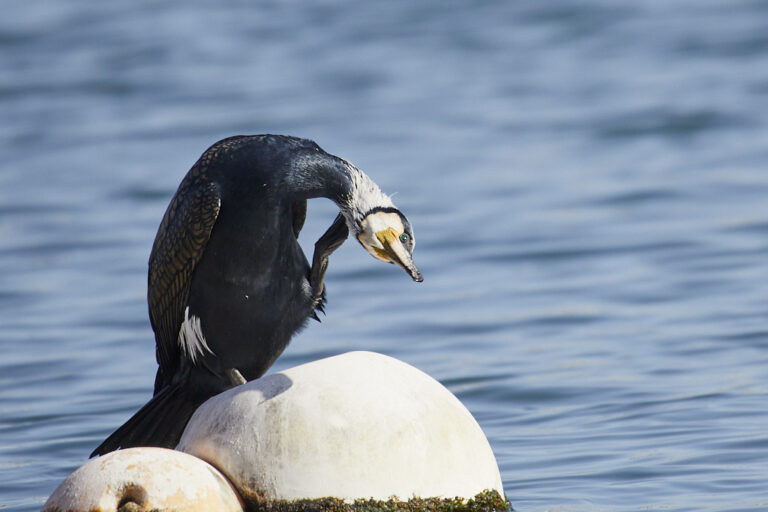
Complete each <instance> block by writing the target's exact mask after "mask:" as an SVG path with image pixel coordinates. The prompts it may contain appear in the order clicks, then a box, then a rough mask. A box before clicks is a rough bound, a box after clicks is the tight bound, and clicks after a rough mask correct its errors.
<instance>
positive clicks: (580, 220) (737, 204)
mask: <svg viewBox="0 0 768 512" xmlns="http://www.w3.org/2000/svg"><path fill="white" fill-rule="evenodd" d="M767 34H768V8H766V4H765V3H764V2H760V1H739V0H733V1H729V2H720V1H715V0H712V1H707V0H680V1H676V2H669V1H662V0H658V1H656V0H638V1H616V0H602V1H599V0H591V1H587V2H569V1H566V0H561V1H534V0H530V1H516V2H511V1H482V2H458V1H450V0H449V1H446V0H440V1H437V0H425V1H420V2H411V1H406V0H394V1H389V2H355V1H351V0H338V1H328V2H230V3H226V5H225V4H220V3H213V2H202V1H188V2H179V1H171V2H121V3H118V2H86V1H84V0H71V1H67V2H59V1H52V0H49V1H41V2H22V1H17V0H8V1H6V2H5V3H4V7H3V16H2V17H0V118H2V121H1V122H0V344H1V345H0V348H2V351H1V352H0V509H5V510H13V511H31V510H37V509H39V508H40V506H41V505H42V503H43V502H44V500H45V499H46V497H47V495H48V494H49V493H50V492H51V491H52V490H53V489H54V488H55V487H56V485H58V483H59V482H60V481H61V480H62V479H63V478H64V477H65V476H66V475H67V474H69V473H70V472H71V471H72V470H74V469H75V468H76V467H78V466H79V465H80V464H82V463H83V461H84V460H85V458H86V457H87V455H88V454H89V453H90V451H91V450H92V449H93V448H94V447H95V446H96V445H97V444H98V443H99V442H100V441H101V440H102V439H103V438H104V437H105V436H106V435H107V434H108V433H109V432H111V431H112V430H113V429H114V428H115V427H117V426H118V425H119V424H121V423H122V422H123V421H124V420H125V419H126V418H127V417H128V416H130V415H131V414H132V413H133V412H134V411H135V410H136V409H138V407H139V406H140V405H142V404H143V403H144V402H145V401H146V400H147V399H148V398H149V396H150V394H151V387H152V383H153V379H154V372H155V363H154V342H153V337H152V332H151V330H150V327H149V322H148V318H147V313H146V303H145V290H146V262H147V258H148V255H149V250H150V247H151V243H152V240H153V237H154V233H155V230H156V228H157V225H158V223H159V221H160V218H161V216H162V213H163V211H164V209H165V206H166V204H167V202H168V200H169V199H170V196H171V194H172V193H173V191H174V190H175V188H176V185H177V184H178V181H179V180H180V179H181V177H182V176H183V175H184V173H185V172H186V170H187V169H188V168H189V166H190V165H191V164H192V163H193V162H194V161H195V160H196V159H197V157H198V156H199V154H200V153H201V152H202V151H203V150H204V149H205V148H206V147H207V146H208V145H209V144H210V143H212V142H214V141H215V140H218V139H220V138H223V137H225V136H229V135H233V134H239V133H263V132H272V133H288V134H293V135H300V136H304V137H309V138H313V139H315V140H316V141H317V142H318V143H319V144H320V145H321V146H323V147H324V148H325V149H326V150H328V151H329V152H332V153H335V154H338V155H340V156H344V157H346V158H348V159H350V160H351V161H353V162H354V163H355V164H356V165H358V166H359V167H360V168H362V169H364V170H365V171H366V172H367V173H368V174H370V175H371V176H372V177H373V178H374V179H375V180H376V181H377V182H378V183H379V184H380V185H381V186H382V188H383V189H384V190H385V191H388V192H390V193H393V192H396V193H397V194H396V196H395V201H396V203H397V204H398V206H400V207H401V208H402V209H403V210H404V211H405V212H406V213H407V215H408V216H409V218H410V220H411V221H412V223H413V225H414V228H415V231H416V236H417V239H418V243H417V247H416V252H415V256H416V261H417V263H418V264H419V266H420V267H421V269H422V271H423V273H424V276H425V281H424V283H422V284H419V285H417V284H414V283H412V282H411V281H410V279H408V278H407V276H405V275H403V273H402V272H401V271H398V270H397V269H395V268H394V267H390V266H387V265H381V264H379V263H377V262H376V261H374V260H373V259H372V258H370V257H369V256H367V255H366V254H364V253H363V252H362V250H361V249H360V247H359V246H358V245H357V244H355V243H351V242H348V243H347V244H345V246H344V247H342V248H341V249H340V250H339V251H338V253H336V254H335V255H334V256H333V258H332V260H331V267H330V271H329V275H328V289H329V304H328V308H327V317H326V318H325V319H324V321H323V323H322V324H317V323H312V325H310V326H309V327H308V328H307V329H306V330H305V331H303V332H302V333H301V334H300V335H298V336H297V337H296V338H294V340H293V342H292V343H291V345H290V347H289V348H288V350H287V351H286V352H285V354H284V355H283V356H282V357H281V358H280V360H279V361H278V363H277V364H276V366H275V368H276V369H280V368H286V367H288V366H292V365H295V364H299V363H302V362H306V361H310V360H313V359H317V358H320V357H324V356H328V355H332V354H337V353H341V352H344V351H349V350H354V349H368V350H374V351H379V352H382V353H385V354H389V355H392V356H395V357H397V358H400V359H402V360H404V361H407V362H409V363H411V364H413V365H415V366H417V367H419V368H421V369H423V370H425V371H426V372H428V373H430V374H431V375H433V376H435V377H436V378H438V379H439V380H440V381H441V382H443V383H444V384H445V385H446V386H448V388H450V389H451V390H452V391H453V392H454V393H456V394H457V395H458V396H459V397H460V398H461V400H462V401H463V402H464V403H465V404H466V405H467V407H468V408H469V409H470V410H471V411H472V412H473V414H474V415H475V416H476V418H477V419H478V421H479V423H480V424H481V426H482V427H483V429H484V430H485V432H486V434H487V435H488V437H489V439H490V442H491V445H492V447H493V449H494V452H495V454H496V457H497V459H498V462H499V465H500V468H501V472H502V477H503V480H504V486H505V489H506V491H507V494H508V496H509V498H510V500H511V501H512V503H513V505H514V506H515V508H516V509H518V510H521V511H544V510H550V511H560V510H579V511H582V510H601V511H602V510H611V511H635V510H744V511H754V510H759V509H768V165H767V164H768V121H766V112H768V35H767ZM314 203H316V204H311V205H310V219H309V221H308V224H307V226H306V228H305V231H304V232H303V233H302V241H303V243H304V246H305V248H306V249H307V251H310V250H311V248H312V244H313V243H314V240H315V239H316V238H317V237H318V236H319V235H320V234H321V233H322V231H323V230H324V229H325V228H326V227H327V225H328V224H329V223H330V221H331V220H332V219H333V216H334V208H333V205H332V204H331V203H330V202H327V201H325V202H324V201H322V200H318V201H315V202H314Z"/></svg>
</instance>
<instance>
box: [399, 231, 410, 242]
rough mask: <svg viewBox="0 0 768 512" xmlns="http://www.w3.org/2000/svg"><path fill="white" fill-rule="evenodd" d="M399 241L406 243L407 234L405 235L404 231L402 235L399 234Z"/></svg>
mask: <svg viewBox="0 0 768 512" xmlns="http://www.w3.org/2000/svg"><path fill="white" fill-rule="evenodd" d="M400 241H401V242H402V243H407V242H408V235H407V234H405V233H403V234H402V235H400Z"/></svg>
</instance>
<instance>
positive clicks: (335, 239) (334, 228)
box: [309, 214, 349, 320]
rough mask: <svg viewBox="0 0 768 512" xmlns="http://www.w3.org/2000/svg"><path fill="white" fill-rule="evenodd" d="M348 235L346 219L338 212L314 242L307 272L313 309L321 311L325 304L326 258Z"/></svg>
mask: <svg viewBox="0 0 768 512" xmlns="http://www.w3.org/2000/svg"><path fill="white" fill-rule="evenodd" d="M347 236H349V229H348V228H347V221H346V220H345V219H344V216H343V215H342V214H338V215H337V216H336V219H335V220H334V221H333V224H331V227H329V228H328V229H327V230H326V231H325V233H323V236H321V237H320V238H319V239H318V240H317V242H315V253H314V255H313V256H312V269H311V270H310V272H309V284H310V285H311V286H312V304H313V307H314V309H315V310H319V311H321V312H323V308H324V306H325V285H324V283H323V281H324V279H325V272H326V271H327V270H328V258H329V257H330V255H331V254H332V253H333V251H335V250H336V249H338V248H339V247H341V244H343V243H344V240H346V239H347ZM313 317H314V318H315V320H319V318H318V317H317V313H316V312H314V311H313Z"/></svg>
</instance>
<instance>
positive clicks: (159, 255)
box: [147, 169, 221, 394]
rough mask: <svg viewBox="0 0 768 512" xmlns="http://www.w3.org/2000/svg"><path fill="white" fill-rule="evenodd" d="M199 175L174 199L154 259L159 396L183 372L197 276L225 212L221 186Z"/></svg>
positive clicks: (151, 292)
mask: <svg viewBox="0 0 768 512" xmlns="http://www.w3.org/2000/svg"><path fill="white" fill-rule="evenodd" d="M195 171H196V169H193V171H192V172H190V175H189V176H187V179H185V180H184V181H183V182H182V184H181V186H180V187H179V190H178V191H177V192H176V195H175V196H174V198H173V199H172V200H171V204H170V205H169V206H168V210H167V211H166V212H165V216H164V217H163V221H162V222H161V224H160V228H159V229H158V231H157V237H156V238H155V243H154V245H153V246H152V253H151V255H150V257H149V285H148V290H147V296H148V302H149V319H150V321H151V322H152V329H153V330H154V331H155V342H156V344H157V348H156V356H157V362H158V364H159V365H160V368H159V369H158V372H157V378H156V379H155V394H157V393H158V391H160V390H161V389H162V388H163V387H164V386H165V385H166V384H168V383H169V382H170V379H171V378H172V376H173V375H174V373H175V372H176V370H177V369H178V366H179V362H180V348H179V344H178V336H179V328H180V327H181V324H182V322H183V321H184V309H185V308H186V307H187V303H188V299H189V289H190V284H191V280H192V273H193V271H194V269H195V266H196V265H197V263H198V262H199V261H200V258H201V257H202V255H203V251H204V250H205V246H206V245H207V243H208V239H209V238H210V235H211V230H212V229H213V225H214V224H215V222H216V217H218V215H219V209H220V208H221V197H220V195H219V190H218V186H217V185H216V184H215V183H213V182H210V181H203V180H202V179H201V178H204V175H201V174H200V173H197V172H195ZM198 171H199V169H198Z"/></svg>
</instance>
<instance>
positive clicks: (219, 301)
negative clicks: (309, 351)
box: [91, 135, 422, 457]
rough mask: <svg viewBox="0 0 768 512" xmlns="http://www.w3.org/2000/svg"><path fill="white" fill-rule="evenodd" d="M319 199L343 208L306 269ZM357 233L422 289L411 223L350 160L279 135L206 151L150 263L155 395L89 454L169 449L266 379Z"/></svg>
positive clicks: (182, 188) (320, 302)
mask: <svg viewBox="0 0 768 512" xmlns="http://www.w3.org/2000/svg"><path fill="white" fill-rule="evenodd" d="M315 197H326V198H329V199H331V200H332V201H334V202H335V203H336V204H337V205H338V207H339V209H340V210H341V211H340V213H339V215H338V216H337V217H336V219H335V221H334V222H333V224H332V225H331V227H330V228H328V230H327V231H326V232H325V233H324V234H323V235H322V236H321V237H320V239H319V240H318V241H317V242H316V243H315V252H314V256H313V259H312V266H311V267H310V265H309V263H308V262H307V259H306V257H305V256H304V253H303V251H302V250H301V247H300V246H299V243H298V241H297V237H298V236H299V231H301V228H302V226H303V224H304V220H305V217H306V213H307V199H311V198H315ZM350 232H351V233H352V234H353V235H354V237H355V238H356V239H357V240H358V242H360V244H362V246H363V247H364V248H365V249H366V250H367V251H368V252H369V253H370V254H372V255H373V256H374V257H376V258H378V259H380V260H382V261H386V262H389V263H395V264H397V265H399V266H400V267H402V268H403V269H404V270H405V271H406V272H407V273H408V274H409V275H410V276H411V277H412V278H413V280H414V281H421V280H422V277H421V273H420V272H419V270H418V269H417V268H416V266H415V265H414V263H413V259H412V257H411V254H412V253H413V246H414V238H413V230H412V229H411V225H410V223H409V222H408V219H406V218H405V216H404V215H403V214H402V213H401V212H400V211H399V210H398V209H397V208H395V207H394V205H393V204H392V201H391V200H390V198H389V197H388V196H387V195H385V194H384V193H383V192H382V191H381V190H380V189H379V187H378V186H377V185H376V184H375V183H374V182H373V181H372V180H371V179H370V178H369V177H368V176H367V175H365V174H364V173H363V172H362V171H360V170H359V169H357V168H356V167H355V166H353V165H352V164H350V163H349V162H347V161H346V160H343V159H341V158H339V157H336V156H333V155H330V154H328V153H326V152H325V151H323V150H322V149H321V148H320V147H319V146H318V145H317V144H315V143H314V142H312V141H310V140H305V139H299V138H295V137H287V136H280V135H254V136H237V137H230V138H227V139H224V140H221V141H219V142H217V143H216V144H214V145H213V146H211V147H210V148H208V150H206V151H205V153H203V155H202V156H201V157H200V159H199V160H198V161H197V162H196V163H195V165H194V166H192V168H191V169H190V170H189V172H188V173H187V175H186V176H185V177H184V179H183V180H182V182H181V184H180V185H179V188H178V190H177V191H176V194H175V195H174V196H173V199H171V203H170V205H169V206H168V209H167V210H166V212H165V216H164V217H163V220H162V222H161V223H160V227H159V229H158V231H157V236H156V237H155V242H154V245H153V246H152V253H151V255H150V257H149V286H148V293H147V295H148V302H149V317H150V321H151V323H152V329H153V330H154V332H155V341H156V345H157V348H156V356H157V362H158V364H159V368H158V370H157V376H156V378H155V390H154V396H153V398H152V399H151V400H150V401H149V402H148V403H147V404H146V405H144V407H142V408H141V409H140V410H139V411H138V412H137V413H136V414H134V415H133V417H131V418H130V419H129V420H128V421H127V422H126V423H125V424H124V425H123V426H121V427H120V428H118V429H117V430H116V431H115V432H114V433H113V434H112V435H110V436H109V437H108V438H107V439H106V440H105V441H104V442H103V443H102V444H101V445H99V447H98V448H96V450H94V451H93V453H92V454H91V456H92V457H93V456H94V455H101V454H104V453H108V452H110V451H113V450H117V449H119V448H128V447H132V446H162V447H170V448H172V447H174V446H175V445H176V444H177V443H178V441H179V439H180V437H181V434H182V432H183V430H184V427H185V426H186V424H187V421H188V420H189V418H190V417H191V415H192V413H193V412H194V411H195V409H197V407H198V406H199V405H200V404H202V403H203V402H204V401H205V400H207V399H208V398H210V397H211V396H213V395H215V394H218V393H220V392H222V391H224V390H226V389H229V388H231V387H233V386H235V385H238V384H242V383H243V382H245V381H246V380H252V379H255V378H258V377H260V376H261V375H263V374H264V372H266V371H267V369H268V368H269V367H270V366H271V365H272V363H274V362H275V360H276V359H277V357H278V356H279V355H280V354H281V353H282V351H283V349H285V347H286V345H287V344H288V342H289V340H290V339H291V336H293V334H294V333H296V332H297V331H298V330H300V329H301V328H302V327H303V326H304V325H305V324H306V322H307V320H308V319H309V318H311V317H314V318H316V319H317V313H316V311H317V310H320V311H322V310H323V306H324V303H325V290H324V285H323V278H324V276H325V272H326V269H327V267H328V257H329V256H330V254H331V253H332V252H333V251H334V250H336V249H337V248H338V247H339V246H340V245H341V244H342V243H343V242H344V240H346V238H347V236H348V235H349V233H350Z"/></svg>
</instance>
